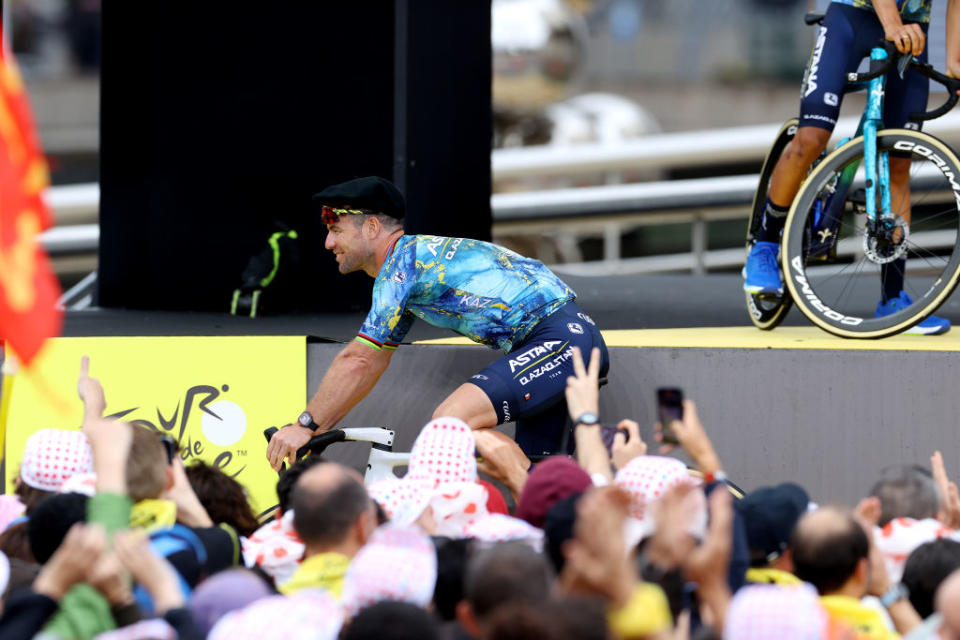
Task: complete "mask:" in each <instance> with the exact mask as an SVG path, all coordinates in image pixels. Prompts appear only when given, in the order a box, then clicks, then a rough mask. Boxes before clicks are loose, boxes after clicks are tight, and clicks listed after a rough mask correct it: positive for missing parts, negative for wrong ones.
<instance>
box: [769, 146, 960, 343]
mask: <svg viewBox="0 0 960 640" xmlns="http://www.w3.org/2000/svg"><path fill="white" fill-rule="evenodd" d="M863 152H864V142H863V137H862V136H860V137H857V138H854V139H853V140H851V141H849V142H848V143H846V144H844V145H843V146H841V147H840V148H838V149H836V150H835V151H834V152H833V153H831V154H830V155H829V156H827V157H826V158H825V159H824V160H823V162H821V163H820V164H819V165H818V166H817V167H816V169H814V171H813V172H811V174H810V175H809V176H808V177H807V180H806V181H805V182H804V184H803V185H802V186H801V188H800V192H799V193H798V194H797V197H796V198H795V199H794V203H793V207H791V209H790V213H789V215H788V216H787V221H786V226H785V228H784V235H783V244H782V247H783V248H782V251H783V268H784V276H785V279H786V283H787V288H788V290H789V291H790V294H791V295H792V297H793V299H794V301H795V302H796V303H797V307H799V309H800V310H801V311H802V312H803V313H804V315H806V316H807V317H808V318H809V319H810V320H811V321H812V322H813V323H814V324H816V325H817V326H819V327H820V328H822V329H824V330H826V331H828V332H830V333H833V334H835V335H838V336H843V337H846V338H883V337H886V336H890V335H894V334H896V333H899V332H901V331H904V330H906V329H908V328H910V327H912V326H913V325H915V324H917V323H918V322H920V321H921V320H923V319H924V318H926V317H927V316H929V315H930V314H932V313H933V312H934V311H935V310H936V309H937V307H939V306H940V305H941V304H942V303H943V302H944V301H945V300H946V299H947V298H948V297H949V296H950V294H951V293H952V292H953V290H954V288H955V287H956V286H957V281H958V279H960V247H958V244H957V240H958V237H960V161H958V159H957V157H956V155H955V154H954V153H953V152H952V151H951V150H950V148H949V147H948V146H947V145H946V144H944V143H943V142H941V141H940V140H937V139H936V138H934V137H933V136H931V135H929V134H925V133H922V132H918V131H911V130H908V129H884V130H881V131H878V132H877V154H878V155H877V157H878V164H879V163H882V162H884V161H885V160H884V159H885V158H888V157H889V159H890V161H894V159H896V161H897V162H899V163H900V166H901V167H904V165H903V164H902V163H903V161H904V160H909V183H908V186H909V189H903V190H900V191H899V192H897V191H896V190H892V196H893V197H892V203H891V212H890V214H889V215H881V214H882V211H881V206H880V204H881V203H880V193H881V192H882V189H880V188H879V187H878V188H877V190H876V191H877V208H876V210H877V220H876V221H875V222H870V221H868V220H867V216H866V214H865V202H864V198H865V196H864V195H862V194H863V193H864V190H863V189H858V187H862V186H863V184H864V181H863V180H864V179H863V175H862V174H863V170H862V166H861V162H862V160H863ZM851 180H852V182H853V184H852V185H851V184H850V182H851ZM857 193H859V194H861V195H860V197H859V202H858V198H857V197H856V195H855V194H857ZM835 198H842V199H843V200H844V201H843V202H839V203H838V202H834V199H835ZM828 211H829V212H832V213H830V215H825V212H828ZM904 258H905V259H906V267H905V273H904V286H903V290H904V291H905V292H906V293H907V294H908V295H909V296H910V298H912V301H913V302H912V304H910V305H907V306H904V307H902V308H901V309H899V310H898V311H896V312H895V313H892V314H890V315H886V316H883V317H875V314H876V310H877V303H878V301H879V300H880V296H881V291H882V283H881V274H882V273H883V272H884V268H883V266H882V265H883V264H885V263H893V261H894V260H901V259H904ZM891 266H892V265H891ZM887 269H888V271H887V273H889V267H888V268H887Z"/></svg>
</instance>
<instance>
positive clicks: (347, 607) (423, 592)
mask: <svg viewBox="0 0 960 640" xmlns="http://www.w3.org/2000/svg"><path fill="white" fill-rule="evenodd" d="M436 583H437V551H436V548H435V547H434V546H433V543H432V542H431V541H430V538H428V537H427V536H426V535H425V534H424V533H422V532H421V531H420V530H419V529H417V528H415V527H399V526H396V525H392V524H389V523H388V524H385V525H383V526H381V527H380V528H378V529H377V530H376V531H374V532H373V535H372V536H370V540H368V541H367V544H365V545H364V546H363V548H361V549H360V551H359V552H357V555H356V556H354V558H353V560H351V561H350V566H349V568H348V569H347V575H346V576H344V580H343V607H344V611H345V613H346V615H347V617H353V616H355V615H356V614H357V613H359V612H360V611H361V610H363V609H365V608H366V607H369V606H370V605H372V604H376V603H377V602H381V601H384V600H393V601H397V602H408V603H410V604H413V605H416V606H418V607H426V606H427V605H428V604H430V601H431V600H432V599H433V592H434V589H435V587H436Z"/></svg>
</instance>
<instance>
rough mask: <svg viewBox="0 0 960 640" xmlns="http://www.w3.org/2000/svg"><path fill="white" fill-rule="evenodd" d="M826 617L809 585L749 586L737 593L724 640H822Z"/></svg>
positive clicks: (725, 627) (815, 593)
mask: <svg viewBox="0 0 960 640" xmlns="http://www.w3.org/2000/svg"><path fill="white" fill-rule="evenodd" d="M827 623H828V619H827V614H826V612H825V611H824V609H823V607H822V606H821V605H820V600H819V598H818V597H817V592H816V591H815V590H814V589H813V587H811V586H810V585H808V584H801V585H797V586H792V587H785V586H781V585H766V584H765V585H748V586H746V587H743V588H742V589H740V590H739V591H737V595H736V596H735V597H734V598H733V601H732V602H731V603H730V609H729V610H728V612H727V617H726V620H725V623H724V625H723V637H724V639H725V640H820V639H821V638H825V637H828V636H827Z"/></svg>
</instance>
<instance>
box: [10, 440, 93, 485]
mask: <svg viewBox="0 0 960 640" xmlns="http://www.w3.org/2000/svg"><path fill="white" fill-rule="evenodd" d="M92 472H93V450H92V449H91V448H90V442H89V441H88V440H87V436H85V435H83V433H81V432H80V431H66V430H63V429H41V430H40V431H37V432H36V433H34V434H33V435H31V436H30V437H29V438H27V444H26V446H25V447H24V449H23V461H22V462H21V463H20V479H21V480H22V481H23V482H25V483H26V484H27V485H28V486H31V487H33V488H34V489H40V490H42V491H57V490H59V489H60V485H62V484H63V483H64V481H66V480H67V479H68V478H70V477H71V476H73V475H76V474H78V473H92Z"/></svg>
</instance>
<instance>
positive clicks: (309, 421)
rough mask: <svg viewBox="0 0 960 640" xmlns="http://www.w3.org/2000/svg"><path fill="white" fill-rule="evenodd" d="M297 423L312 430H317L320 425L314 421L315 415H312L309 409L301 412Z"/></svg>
mask: <svg viewBox="0 0 960 640" xmlns="http://www.w3.org/2000/svg"><path fill="white" fill-rule="evenodd" d="M297 424H299V425H300V426H301V427H304V428H305V429H310V431H316V430H317V428H319V427H320V425H318V424H317V423H316V422H314V421H313V416H312V415H310V412H309V411H304V412H303V413H301V414H300V417H299V418H297Z"/></svg>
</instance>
